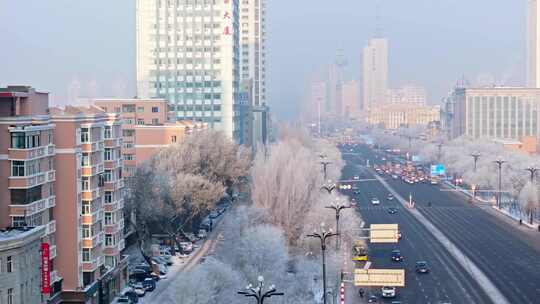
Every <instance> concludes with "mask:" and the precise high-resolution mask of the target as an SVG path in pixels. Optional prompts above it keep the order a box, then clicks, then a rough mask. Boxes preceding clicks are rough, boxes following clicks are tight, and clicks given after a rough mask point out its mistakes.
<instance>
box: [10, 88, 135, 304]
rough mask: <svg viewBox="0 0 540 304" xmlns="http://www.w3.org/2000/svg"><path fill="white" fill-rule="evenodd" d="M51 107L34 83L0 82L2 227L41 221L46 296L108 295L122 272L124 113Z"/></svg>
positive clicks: (81, 298)
mask: <svg viewBox="0 0 540 304" xmlns="http://www.w3.org/2000/svg"><path fill="white" fill-rule="evenodd" d="M48 106H49V105H48V94H47V93H44V92H38V91H36V90H35V89H33V88H31V87H26V86H8V87H7V88H0V228H4V227H10V226H14V227H25V226H30V227H32V226H45V236H44V237H42V242H44V243H48V244H49V246H50V263H49V267H50V270H51V274H50V280H49V281H50V284H51V293H50V294H48V295H44V299H46V300H47V301H49V303H62V302H70V303H98V301H100V299H98V298H100V297H101V301H102V302H103V301H108V300H109V299H112V296H114V295H115V294H116V293H118V292H119V291H120V289H121V288H122V287H123V286H124V284H125V280H126V279H127V273H126V259H125V258H123V257H122V255H121V254H120V252H121V250H122V249H123V247H124V235H123V226H124V223H123V186H124V185H123V184H124V181H123V176H122V175H123V172H122V167H123V162H122V158H121V155H122V152H121V147H122V138H121V125H120V124H121V120H120V118H119V116H118V115H116V114H107V113H106V112H105V111H103V110H102V109H99V108H97V107H66V108H65V109H58V108H50V109H49V107H48ZM36 267H38V265H37V266H36ZM99 290H101V293H100V292H98V291H99Z"/></svg>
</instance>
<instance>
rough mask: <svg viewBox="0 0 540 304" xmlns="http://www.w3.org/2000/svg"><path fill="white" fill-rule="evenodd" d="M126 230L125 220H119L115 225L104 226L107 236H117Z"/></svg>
mask: <svg viewBox="0 0 540 304" xmlns="http://www.w3.org/2000/svg"><path fill="white" fill-rule="evenodd" d="M123 229H124V219H120V220H117V221H116V222H115V223H107V224H104V225H103V231H104V232H105V233H106V234H115V233H117V232H119V231H122V230H123Z"/></svg>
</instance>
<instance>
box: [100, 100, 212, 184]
mask: <svg viewBox="0 0 540 304" xmlns="http://www.w3.org/2000/svg"><path fill="white" fill-rule="evenodd" d="M91 103H92V104H94V105H96V106H98V107H100V108H101V109H103V110H104V111H105V112H108V113H116V114H118V115H120V118H121V119H122V138H123V144H122V145H123V149H122V154H123V159H124V176H125V177H126V178H129V177H131V176H133V174H134V173H135V170H136V168H137V166H139V165H141V164H143V163H144V162H145V161H147V160H149V159H150V158H151V157H152V156H153V155H154V154H156V153H157V152H158V151H159V149H163V148H166V147H168V146H169V145H171V144H176V143H180V142H182V140H183V139H184V138H185V136H187V135H189V134H191V133H193V132H198V131H200V130H203V129H205V128H206V124H204V123H196V122H193V121H185V120H181V121H174V115H175V114H174V113H172V115H171V113H170V112H169V111H168V102H167V100H165V99H94V100H92V101H91ZM171 116H172V118H171Z"/></svg>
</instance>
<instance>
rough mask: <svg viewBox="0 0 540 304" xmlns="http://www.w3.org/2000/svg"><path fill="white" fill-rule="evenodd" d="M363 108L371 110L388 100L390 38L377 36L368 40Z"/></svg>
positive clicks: (364, 71) (364, 62) (364, 63)
mask: <svg viewBox="0 0 540 304" xmlns="http://www.w3.org/2000/svg"><path fill="white" fill-rule="evenodd" d="M363 82H364V85H363V90H364V91H363V101H362V109H363V110H366V111H367V110H370V109H371V108H373V107H376V106H377V105H378V104H381V103H385V102H387V100H386V99H387V92H388V40H387V39H385V38H375V39H371V40H369V42H368V45H367V46H366V47H365V48H364V53H363Z"/></svg>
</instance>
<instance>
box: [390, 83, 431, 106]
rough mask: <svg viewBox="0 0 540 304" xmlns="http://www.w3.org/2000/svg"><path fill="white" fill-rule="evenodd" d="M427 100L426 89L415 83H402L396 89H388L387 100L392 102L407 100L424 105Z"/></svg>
mask: <svg viewBox="0 0 540 304" xmlns="http://www.w3.org/2000/svg"><path fill="white" fill-rule="evenodd" d="M426 100H427V94H426V89H425V88H424V87H422V86H417V85H404V86H402V87H400V88H398V89H390V90H389V97H388V101H389V102H392V103H397V102H408V103H418V104H421V105H425V104H426Z"/></svg>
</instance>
